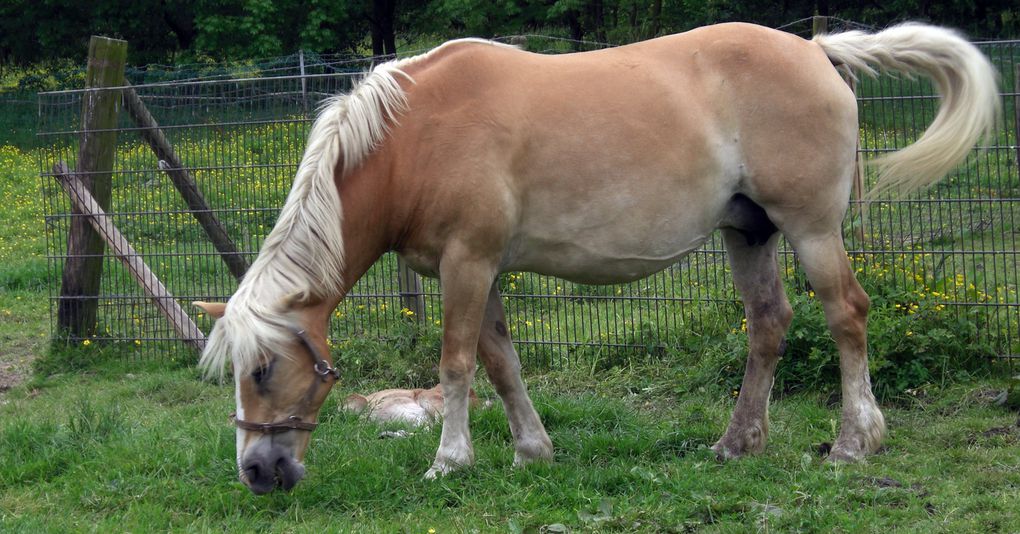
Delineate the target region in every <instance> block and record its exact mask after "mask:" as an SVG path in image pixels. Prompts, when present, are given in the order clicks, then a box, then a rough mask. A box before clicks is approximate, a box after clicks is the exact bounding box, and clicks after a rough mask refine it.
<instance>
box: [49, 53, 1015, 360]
mask: <svg viewBox="0 0 1020 534" xmlns="http://www.w3.org/2000/svg"><path fill="white" fill-rule="evenodd" d="M523 39H526V40H527V45H528V48H537V49H542V50H550V51H567V50H569V49H570V48H572V47H573V46H574V45H572V44H570V43H566V44H564V43H561V42H559V41H556V40H549V41H547V42H543V41H540V40H538V39H536V38H535V37H528V38H523ZM518 42H519V41H518ZM980 47H981V49H982V50H983V51H984V52H985V53H986V54H988V56H989V57H990V58H991V60H992V61H993V63H994V64H995V65H996V66H998V68H999V70H1000V74H1001V80H1000V82H1001V87H1002V88H1003V90H1002V98H1003V104H1004V117H1003V120H1002V122H1001V123H1000V129H999V131H998V132H997V135H996V136H995V138H994V139H992V140H991V142H990V143H989V144H988V146H984V147H981V149H980V150H975V151H974V153H973V155H972V156H971V157H969V159H968V160H967V162H966V163H965V164H964V165H963V166H961V167H960V169H959V170H957V171H955V172H954V173H953V174H952V175H951V176H949V177H947V178H946V179H945V180H944V181H943V182H941V183H940V184H939V185H937V186H935V187H933V188H932V189H930V190H928V191H925V192H922V193H920V194H917V195H914V196H911V197H909V198H906V199H902V200H895V201H891V200H890V201H882V202H878V203H876V204H873V205H871V206H870V209H868V210H862V206H861V205H860V203H858V202H854V203H853V204H852V206H851V210H850V212H849V213H848V215H847V219H846V225H845V228H846V235H845V238H846V245H847V249H848V251H849V253H850V256H851V260H852V262H853V265H854V267H855V269H856V270H857V272H858V273H859V275H860V276H873V277H879V278H882V279H884V280H887V281H888V283H889V284H891V285H892V287H896V288H901V289H902V290H904V291H912V290H916V289H917V287H918V286H920V287H922V288H924V291H927V292H928V298H932V299H936V300H938V301H939V302H940V303H942V304H940V305H943V306H945V307H947V308H949V309H950V310H951V311H952V312H954V313H958V314H965V313H969V311H970V310H975V309H978V310H981V313H980V314H979V315H978V317H980V318H981V319H980V320H981V322H982V323H981V325H980V326H981V328H982V329H983V332H984V335H985V336H987V338H988V340H989V342H990V343H991V344H993V345H994V347H995V350H996V351H997V352H998V354H1000V355H1002V356H1010V355H1013V354H1016V353H1017V352H1018V341H1017V340H1018V338H1020V335H1018V334H1020V332H1018V322H1020V300H1018V298H1017V294H1016V291H1017V285H1018V284H1017V282H1018V266H1017V264H1018V258H1017V252H1016V250H1017V247H1016V244H1017V243H1016V241H1017V234H1018V232H1020V227H1018V226H1017V224H1016V223H1017V220H1018V219H1020V178H1018V172H1017V157H1018V147H1017V128H1018V124H1017V117H1018V115H1017V101H1018V95H1017V92H1016V87H1017V80H1016V79H1015V77H1016V65H1017V54H1018V47H1020V41H1010V42H994V43H982V44H980ZM330 61H332V63H330ZM321 63H322V64H321V65H319V66H317V67H315V68H311V67H309V66H308V65H306V70H305V72H304V75H301V74H300V73H294V72H292V71H291V70H287V69H291V67H290V66H287V67H283V66H280V67H274V69H276V70H273V71H272V72H271V73H265V75H263V73H260V72H258V71H257V69H255V70H249V71H244V72H242V73H241V75H240V76H239V77H232V78H228V79H223V77H222V74H216V75H210V76H193V77H192V78H193V79H190V80H185V81H156V82H153V83H143V84H137V85H135V86H134V90H135V91H136V93H137V94H138V95H139V97H140V98H141V100H142V101H143V102H144V103H145V106H146V107H147V108H148V109H149V111H150V112H151V113H152V115H153V116H154V117H155V118H156V120H157V121H158V122H159V123H160V126H161V127H162V129H163V132H164V133H165V135H166V137H167V139H168V140H169V142H170V144H171V145H172V146H173V148H174V150H175V151H176V153H177V155H178V157H179V158H180V160H181V162H182V163H183V167H184V168H185V169H186V170H187V171H188V172H189V173H190V175H191V176H192V177H193V178H194V180H195V181H196V183H197V185H198V188H199V189H200V190H201V192H202V193H203V195H204V196H205V198H206V200H207V201H208V203H209V204H210V206H211V209H212V211H213V212H214V213H215V214H216V215H217V217H218V218H219V220H220V222H221V223H222V225H223V226H224V228H225V229H226V231H227V233H228V235H229V236H230V237H231V239H232V240H233V241H234V243H235V244H236V246H237V248H238V250H240V251H242V253H243V255H244V256H245V258H246V259H247V260H248V262H249V263H250V262H251V261H252V260H254V257H255V255H256V254H257V251H258V250H259V248H260V246H261V243H262V241H263V239H264V238H265V236H266V235H267V234H268V232H269V230H270V229H271V228H272V226H273V224H274V222H275V220H276V216H277V214H278V212H279V209H280V207H281V206H282V204H283V202H284V200H285V198H286V195H287V192H288V191H289V187H290V183H291V180H292V178H293V176H294V174H295V172H296V169H297V165H298V163H299V161H300V158H301V154H302V150H303V147H304V142H305V138H306V136H307V134H308V131H309V128H310V125H311V120H312V117H313V116H314V110H315V108H316V106H317V104H318V103H319V102H320V101H321V100H322V99H323V98H325V97H327V96H331V95H334V94H337V93H341V92H345V91H348V90H349V89H350V88H351V86H352V83H354V81H355V80H356V76H357V74H356V72H357V71H361V70H363V69H364V68H366V66H367V65H370V64H371V61H365V60H359V61H354V62H352V61H351V60H349V59H348V58H326V60H324V61H322V62H321ZM352 71H354V72H352ZM83 93H84V91H78V90H73V91H54V92H45V93H40V94H39V129H38V131H39V136H40V140H41V144H43V145H44V146H45V147H46V149H45V150H44V151H42V157H41V159H40V162H39V163H40V171H41V175H42V195H43V197H44V199H45V202H46V213H47V214H48V215H47V217H46V229H47V230H46V236H47V251H48V258H49V270H50V276H51V280H53V283H51V288H53V289H52V290H51V294H50V298H51V312H52V313H51V317H53V318H54V319H53V321H54V323H55V316H56V313H55V311H56V307H57V304H58V301H59V299H60V298H61V297H60V295H59V294H58V293H59V286H60V283H59V281H60V279H61V272H62V269H63V266H64V263H65V262H66V261H67V260H68V258H69V256H68V252H67V250H68V249H67V236H68V229H69V227H70V224H71V220H72V219H73V218H74V217H75V215H72V214H71V209H70V205H69V201H68V198H67V196H66V194H65V193H64V192H63V191H62V190H61V188H60V187H59V186H58V185H57V183H56V181H55V180H54V177H53V175H52V171H51V169H52V168H53V165H54V164H55V163H57V162H58V161H64V162H66V163H67V164H68V166H69V167H70V168H72V169H73V168H74V167H75V160H76V158H77V152H78V145H79V140H80V138H81V136H82V133H83V132H82V125H81V109H82V97H83ZM857 93H858V100H859V104H860V120H861V138H860V140H861V145H860V153H861V155H862V156H863V157H864V158H865V159H867V158H871V157H874V156H876V155H880V154H882V153H885V152H888V151H891V150H895V149H897V148H901V147H903V146H906V145H907V144H909V143H910V141H911V140H913V139H915V138H916V137H917V136H918V135H919V134H920V133H921V132H922V131H923V130H924V128H925V127H926V126H927V125H928V124H929V123H930V122H931V119H932V117H933V116H934V112H935V109H936V107H937V103H938V102H937V98H936V97H935V96H933V95H934V93H933V90H932V88H931V86H930V84H928V83H927V82H924V81H916V80H904V79H895V78H888V77H883V78H880V79H878V80H863V81H862V82H861V84H860V85H859V86H858V88H857ZM119 121H120V124H119V126H118V128H117V150H116V160H115V166H114V171H113V173H112V185H113V194H112V200H111V204H110V207H109V210H108V212H107V214H106V217H108V218H109V219H110V220H111V221H112V222H113V223H114V224H115V225H116V226H117V228H119V229H120V231H121V232H122V233H123V234H124V235H125V236H126V237H127V239H128V240H129V241H130V242H131V243H132V244H133V246H134V248H135V249H136V250H138V251H139V254H140V255H141V256H142V258H143V259H144V260H145V262H146V263H147V264H148V265H149V267H150V268H151V269H152V271H153V272H154V273H155V274H156V275H157V276H158V277H159V278H160V279H161V280H162V282H163V283H164V284H165V285H166V287H167V289H168V290H169V291H170V293H171V294H173V295H174V296H175V298H176V299H177V300H178V301H179V302H180V304H181V305H182V306H183V307H184V308H185V309H189V310H192V311H193V314H192V315H193V317H194V318H195V319H196V322H197V323H198V324H199V326H200V328H201V329H202V330H203V331H205V332H208V331H209V328H210V327H211V321H210V320H209V318H207V317H204V316H203V315H202V314H201V313H199V311H198V310H194V309H193V308H191V307H190V302H192V301H194V300H212V301H217V300H225V299H227V298H228V297H229V296H230V295H231V293H232V292H233V291H234V289H235V288H236V285H237V282H236V279H235V278H234V277H233V276H232V275H231V273H230V271H229V270H228V269H227V267H226V265H225V264H224V262H223V261H222V260H221V257H220V255H219V253H218V252H217V251H216V249H215V248H214V247H213V245H212V244H211V243H210V241H209V239H208V237H207V236H206V234H205V232H204V231H203V229H202V227H201V226H200V225H199V224H198V222H197V221H196V220H195V218H194V217H193V214H192V212H191V211H190V210H189V208H188V206H187V205H186V203H185V202H184V200H182V198H181V196H180V195H179V194H178V193H177V191H176V189H175V188H174V187H173V186H172V185H171V184H170V180H169V178H168V176H167V175H166V174H165V172H164V171H163V170H160V161H159V160H158V159H157V158H156V156H155V155H154V153H153V152H152V150H150V148H149V147H148V146H147V145H146V144H145V142H144V141H143V140H142V139H141V138H140V136H139V131H140V127H139V126H138V125H137V124H135V123H134V122H132V121H131V119H130V118H129V117H128V116H127V114H126V113H123V112H122V113H120V116H119ZM164 166H165V165H164ZM872 180H873V176H872V174H871V173H870V172H865V174H864V182H865V187H867V185H868V184H870V183H871V182H872ZM781 258H782V260H781V261H782V262H783V266H784V267H785V274H786V278H787V285H788V286H789V287H792V288H794V290H795V291H808V290H809V288H807V286H806V283H805V282H804V281H803V278H802V277H801V276H800V275H799V274H798V269H797V265H796V258H795V255H794V253H793V252H792V251H791V250H790V249H789V248H788V247H786V246H785V245H783V248H782V251H781ZM103 261H104V262H105V264H104V270H103V277H102V283H101V289H100V297H99V313H98V326H97V330H96V333H95V336H92V337H90V338H89V340H90V343H107V344H116V345H122V346H124V347H128V348H129V349H130V348H134V349H136V351H137V352H136V354H138V356H139V357H146V356H157V355H165V356H166V357H170V358H179V357H194V355H193V354H192V353H191V352H190V349H188V348H186V346H185V345H184V344H183V343H181V341H180V340H178V339H177V338H176V335H175V333H174V330H173V329H172V328H171V327H170V325H169V324H168V323H167V322H166V321H165V320H164V318H163V317H162V316H161V315H160V314H159V312H158V311H157V309H156V308H155V306H153V305H152V304H151V303H150V302H149V300H148V299H147V297H146V296H145V295H144V293H143V292H142V290H141V289H140V288H139V287H138V286H137V285H136V284H135V282H134V281H133V280H132V279H131V278H130V276H128V274H127V273H126V272H125V270H124V269H123V268H122V267H121V265H120V264H119V263H118V262H117V261H115V260H114V259H113V258H110V257H109V256H107V257H105V258H104V260H103ZM397 280H398V276H397V262H396V259H395V258H394V257H393V256H392V255H387V256H385V257H384V258H383V259H382V260H381V261H379V262H378V264H377V265H376V266H375V267H373V268H372V270H371V271H370V272H369V273H368V274H367V275H366V276H365V277H364V278H363V279H362V280H361V281H360V282H358V284H357V285H356V286H355V287H354V288H353V290H352V292H351V293H350V294H349V295H348V297H347V298H346V299H345V301H344V302H343V303H342V304H341V305H340V307H339V308H338V309H337V310H336V312H335V313H334V317H333V320H332V323H331V327H330V334H329V337H330V342H331V343H332V344H333V345H335V346H337V347H338V348H340V349H341V350H342V349H343V348H344V346H345V345H347V344H348V343H349V342H350V340H352V339H356V338H359V337H370V338H389V337H394V336H398V335H405V334H406V333H407V332H409V331H413V330H415V329H420V328H423V327H424V328H439V327H440V326H441V325H440V323H441V313H440V309H441V307H440V306H441V305H440V302H439V287H438V283H437V282H436V281H433V280H425V281H424V284H423V286H422V291H421V294H420V295H419V296H420V297H421V299H422V301H423V303H424V307H423V309H421V310H419V311H418V313H416V314H413V316H412V313H411V310H410V309H408V308H405V307H404V304H405V303H406V300H404V299H403V298H402V296H401V290H402V288H401V287H400V285H399V283H398V281H397ZM499 283H500V288H501V290H502V293H503V295H504V301H505V304H506V308H507V315H508V321H509V323H510V324H509V327H510V330H511V332H512V335H513V336H514V338H515V340H516V343H517V346H518V350H519V351H520V352H521V355H522V359H523V360H524V361H525V363H526V364H528V365H533V366H543V367H560V366H563V365H567V364H569V363H570V362H572V361H575V360H578V359H590V358H599V357H606V356H607V355H611V354H615V353H620V352H622V351H642V352H655V351H659V350H662V349H664V348H667V347H670V346H675V345H677V344H679V343H681V342H683V340H684V339H690V336H691V335H699V334H705V335H710V334H714V333H719V332H726V331H729V330H737V329H738V328H739V326H740V319H741V317H742V308H741V306H740V304H739V301H738V299H737V296H736V294H735V292H734V290H733V286H732V283H731V281H730V278H729V273H728V268H727V264H726V256H725V252H724V251H723V247H722V240H721V237H720V236H719V235H718V234H716V235H713V236H712V237H711V239H710V240H709V241H708V242H707V243H706V244H705V245H704V246H703V247H701V248H700V249H698V250H697V251H695V252H694V253H692V254H691V255H689V256H688V257H687V258H685V259H684V260H682V261H680V262H679V263H677V264H676V265H674V266H672V267H670V268H668V269H666V270H664V271H662V272H660V273H658V274H656V275H654V276H652V277H650V278H647V279H644V280H640V281H637V282H633V283H630V284H623V285H616V286H587V285H582V284H574V283H570V282H566V281H563V280H558V279H555V278H550V277H545V276H539V275H535V274H531V273H507V274H505V275H502V276H501V278H500V282H499ZM406 291H407V290H406V288H404V292H405V293H406ZM404 297H406V295H405V296H404ZM692 333H693V334H692ZM52 335H53V337H54V338H55V339H59V340H64V341H68V342H71V343H77V342H81V341H83V340H82V339H77V338H76V339H68V338H67V336H66V334H64V333H62V332H60V331H58V330H57V329H56V328H55V326H54V329H53V331H52Z"/></svg>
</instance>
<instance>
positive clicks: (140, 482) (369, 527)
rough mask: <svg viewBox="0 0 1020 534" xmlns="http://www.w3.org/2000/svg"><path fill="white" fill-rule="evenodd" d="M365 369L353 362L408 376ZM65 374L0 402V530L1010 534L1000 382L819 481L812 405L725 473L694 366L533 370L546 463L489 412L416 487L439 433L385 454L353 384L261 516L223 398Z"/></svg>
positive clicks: (64, 365)
mask: <svg viewBox="0 0 1020 534" xmlns="http://www.w3.org/2000/svg"><path fill="white" fill-rule="evenodd" d="M377 351H379V352H378V353H376V354H363V355H362V356H363V357H377V358H400V357H402V356H401V355H399V354H393V353H392V352H387V351H392V349H388V348H387V347H385V346H380V347H377ZM80 357H81V355H80V354H78V355H77V356H75V357H74V358H70V357H66V358H61V357H58V356H51V357H49V358H47V359H46V360H45V361H44V363H45V364H44V365H42V366H41V367H40V369H41V370H42V373H41V374H40V375H38V376H37V377H36V378H35V379H34V380H32V381H31V382H30V383H28V384H26V385H23V386H20V387H18V388H16V389H14V390H12V391H10V392H8V393H6V394H5V395H4V398H3V405H2V406H0V530H2V531H4V532H33V533H35V532H81V531H86V532H87V531H100V532H108V531H125V532H126V531H154V530H159V531H162V530H173V531H236V532H251V531H271V532H323V531H330V532H428V531H429V530H430V529H435V531H436V532H471V531H476V532H565V531H567V530H568V529H569V530H571V531H592V532H632V531H646V532H691V531H719V532H747V531H776V532H787V531H802V532H838V531H842V532H862V531H870V532H881V531H907V532H918V531H936V532H1016V531H1018V530H1020V506H1017V505H1018V504H1020V465H1018V459H1020V455H1018V452H1017V451H1018V445H1020V427H1018V426H1016V424H1015V423H1016V419H1017V413H1016V412H1012V411H1008V410H1006V409H1004V408H1002V407H999V406H996V405H995V403H994V399H995V397H996V395H997V394H998V393H999V390H1000V389H1002V388H1003V387H1005V385H1004V384H1001V383H998V382H995V381H991V382H980V383H963V384H955V385H952V386H948V387H945V388H938V387H934V386H931V387H927V388H922V389H920V390H918V391H915V392H914V394H913V395H911V396H908V397H906V398H904V399H902V400H901V401H899V402H897V403H894V404H887V405H886V406H885V410H886V417H887V420H888V423H889V428H890V436H889V439H888V440H887V442H886V445H885V447H884V448H883V450H882V451H881V452H880V453H879V454H877V455H875V456H873V457H871V458H870V459H869V460H868V461H867V462H866V463H864V464H861V465H844V466H831V465H826V464H823V463H822V462H821V461H820V457H819V454H818V449H819V446H820V444H822V443H825V442H831V441H832V440H833V439H834V435H835V434H834V430H835V428H834V425H835V424H836V420H837V418H838V409H837V407H836V406H835V405H834V404H833V403H832V399H830V398H827V397H826V396H819V395H817V394H814V393H803V394H796V395H792V396H787V397H784V398H782V399H779V400H777V401H775V402H773V408H772V439H771V444H770V446H769V448H768V450H767V451H766V452H765V453H764V454H762V455H760V456H757V457H753V458H747V459H743V460H740V461H731V462H726V463H720V462H717V461H716V460H715V459H714V457H713V455H712V454H711V452H710V451H709V450H708V446H710V445H711V444H712V442H713V441H714V439H715V438H717V437H718V435H719V434H720V433H721V432H722V430H723V428H724V427H725V424H726V421H727V417H728V413H729V411H730V410H731V408H732V398H731V396H730V395H728V394H727V391H726V390H725V389H722V388H719V387H713V386H711V385H706V386H704V387H701V388H700V389H696V390H694V391H685V392H684V393H683V394H677V391H678V385H679V384H690V383H691V377H692V375H694V374H696V371H697V368H698V366H699V363H698V362H696V361H662V362H659V363H657V364H653V365H640V366H632V367H618V368H615V369H613V370H611V371H605V372H601V373H599V374H598V375H597V376H595V377H592V376H590V375H589V374H588V372H587V369H568V370H563V371H555V372H548V373H544V374H542V375H540V376H531V377H529V381H530V385H531V390H532V393H533V396H534V399H535V402H536V405H537V408H538V411H539V413H540V415H541V417H542V419H543V420H544V422H545V424H546V425H547V428H548V429H549V433H550V435H551V437H552V440H553V443H554V444H555V447H556V460H555V462H554V463H552V464H549V465H534V466H531V467H528V468H526V469H516V468H513V467H512V465H511V464H512V459H513V452H512V447H511V443H510V436H509V431H508V429H507V425H506V421H505V418H504V415H503V413H502V408H501V407H499V406H498V402H497V403H496V406H494V407H490V408H480V409H476V410H474V411H473V413H472V416H471V419H472V421H471V425H472V430H473V436H474V440H475V446H476V453H477V465H476V466H475V467H474V468H471V469H468V470H466V471H464V472H461V473H457V474H454V475H452V476H449V477H446V478H443V479H441V480H438V481H435V482H426V481H423V480H422V479H421V478H420V477H421V475H422V473H424V471H425V470H426V469H427V468H428V466H429V464H430V462H431V459H432V455H433V454H434V451H435V448H436V447H437V445H438V439H439V432H438V428H436V429H429V430H419V431H417V432H415V433H414V435H412V436H411V437H409V438H406V439H388V440H386V439H379V438H378V437H377V436H378V434H379V431H380V430H382V429H383V427H380V426H378V425H375V424H371V423H367V422H363V421H361V420H359V419H358V418H357V417H356V416H352V415H347V414H341V413H338V412H337V411H336V405H337V401H338V399H341V398H343V396H344V395H346V394H347V393H349V392H353V391H360V392H364V391H367V390H370V389H374V388H379V387H383V386H388V385H391V383H390V382H379V380H378V379H377V378H374V377H372V376H359V375H357V374H355V375H353V376H350V375H348V376H346V377H345V378H344V379H343V381H342V383H341V385H340V386H338V387H339V391H335V392H334V393H333V394H332V395H331V397H330V399H329V400H327V403H326V406H325V407H324V408H323V412H322V423H323V424H322V425H321V426H320V427H319V429H318V430H316V432H315V435H314V437H313V443H312V445H311V447H310V452H309V457H308V459H307V465H308V469H309V475H308V477H307V479H306V480H305V481H304V482H302V483H301V484H300V485H299V486H298V487H297V488H296V489H295V490H294V491H293V492H291V493H289V494H274V495H270V496H268V497H256V496H253V495H251V494H250V493H249V492H248V490H247V489H246V488H244V487H243V486H242V485H241V484H240V482H238V481H237V480H236V479H235V468H234V465H233V455H234V432H233V428H232V426H231V425H230V424H229V421H228V419H227V414H228V413H229V412H230V411H232V409H233V401H232V387H231V386H230V385H229V384H227V385H215V384H210V383H207V382H203V381H201V380H199V379H198V377H197V372H196V371H195V370H194V369H193V368H191V367H190V366H188V365H185V364H178V365H168V364H166V363H164V362H159V363H157V362H151V361H150V362H142V363H137V364H129V363H125V361H124V359H123V358H122V355H117V354H102V353H100V352H99V351H96V352H93V353H92V354H91V355H90V357H91V358H92V360H91V361H90V362H88V363H82V362H81V361H80V359H76V358H80ZM75 362H77V363H75ZM479 382H480V383H479V384H478V385H477V386H478V389H479V391H480V393H481V394H482V396H483V397H487V398H492V397H493V395H492V392H491V389H490V388H489V387H487V385H486V384H485V381H484V380H480V381H479Z"/></svg>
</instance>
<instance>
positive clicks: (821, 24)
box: [811, 15, 829, 35]
mask: <svg viewBox="0 0 1020 534" xmlns="http://www.w3.org/2000/svg"><path fill="white" fill-rule="evenodd" d="M828 31H829V17H825V16H821V15H815V16H813V17H811V35H818V34H819V33H828Z"/></svg>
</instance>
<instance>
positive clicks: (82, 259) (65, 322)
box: [57, 36, 127, 339]
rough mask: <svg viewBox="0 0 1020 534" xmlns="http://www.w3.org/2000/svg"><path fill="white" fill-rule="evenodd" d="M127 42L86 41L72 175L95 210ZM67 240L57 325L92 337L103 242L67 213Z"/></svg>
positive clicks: (113, 144) (104, 184)
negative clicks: (88, 194) (74, 172)
mask: <svg viewBox="0 0 1020 534" xmlns="http://www.w3.org/2000/svg"><path fill="white" fill-rule="evenodd" d="M126 61H127V41H121V40H117V39H110V38H107V37H98V36H93V37H92V39H90V40H89V58H88V69H87V71H86V78H85V87H86V89H88V90H87V91H86V92H85V93H84V95H83V97H82V112H81V130H82V134H81V141H80V144H79V147H78V163H77V166H76V167H77V174H78V175H79V176H81V180H82V182H83V184H84V186H85V188H86V189H88V190H89V191H90V192H91V194H92V196H93V197H95V199H96V202H97V203H98V205H99V206H100V207H101V208H103V209H104V210H105V209H109V205H110V192H111V173H112V171H113V159H114V154H115V152H116V150H117V131H116V127H117V111H118V109H119V107H120V102H121V99H120V90H119V89H107V88H110V87H120V86H122V85H123V84H124V64H125V62H126ZM71 213H72V214H73V215H74V217H72V218H71V227H70V229H69V232H68V236H67V261H66V262H65V263H64V273H63V276H62V279H61V284H60V300H59V302H58V304H57V325H58V328H59V330H61V331H63V332H65V333H66V334H67V335H68V336H69V337H70V338H77V339H80V338H84V337H90V336H92V335H94V334H95V332H96V314H97V310H98V306H99V300H98V297H99V284H100V281H101V280H102V276H103V253H104V250H105V247H104V245H103V238H102V237H100V236H99V234H97V233H96V232H95V231H94V230H93V228H92V227H91V226H90V225H89V222H88V218H87V217H85V216H83V215H82V213H81V212H80V211H79V210H78V209H77V208H73V207H72V211H71Z"/></svg>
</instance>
